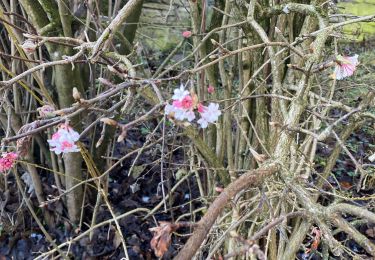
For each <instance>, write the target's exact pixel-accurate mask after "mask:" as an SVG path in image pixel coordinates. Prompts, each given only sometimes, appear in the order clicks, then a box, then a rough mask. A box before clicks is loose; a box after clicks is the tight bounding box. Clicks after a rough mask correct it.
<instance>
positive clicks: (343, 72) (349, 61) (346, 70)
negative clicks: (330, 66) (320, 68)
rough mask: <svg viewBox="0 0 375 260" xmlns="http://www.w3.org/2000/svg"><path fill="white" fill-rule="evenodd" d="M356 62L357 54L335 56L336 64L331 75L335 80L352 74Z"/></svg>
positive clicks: (355, 67)
mask: <svg viewBox="0 0 375 260" xmlns="http://www.w3.org/2000/svg"><path fill="white" fill-rule="evenodd" d="M358 64H359V62H358V55H357V54H356V55H354V56H352V57H349V56H341V55H339V56H337V58H336V66H335V71H334V74H333V75H334V77H335V78H336V79H337V80H342V79H344V78H346V77H350V76H352V75H353V74H354V71H355V70H356V69H357V65H358Z"/></svg>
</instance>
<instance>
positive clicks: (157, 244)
mask: <svg viewBox="0 0 375 260" xmlns="http://www.w3.org/2000/svg"><path fill="white" fill-rule="evenodd" d="M159 224H160V226H158V227H154V228H150V229H149V230H150V231H151V232H154V237H153V238H152V239H151V242H150V244H151V248H152V249H153V250H154V252H155V255H156V256H157V257H163V255H164V254H165V252H167V251H168V247H169V245H170V244H171V238H172V233H173V232H174V231H176V230H177V228H178V225H176V224H172V223H169V222H164V221H160V222H159Z"/></svg>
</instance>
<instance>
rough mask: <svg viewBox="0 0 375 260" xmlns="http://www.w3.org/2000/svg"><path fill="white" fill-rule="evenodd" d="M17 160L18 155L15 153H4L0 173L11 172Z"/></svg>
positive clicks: (0, 163) (0, 162)
mask: <svg viewBox="0 0 375 260" xmlns="http://www.w3.org/2000/svg"><path fill="white" fill-rule="evenodd" d="M17 158H18V154H17V153H15V152H10V153H3V154H2V155H1V158H0V172H7V171H9V170H10V169H11V168H12V167H13V165H14V162H15V160H16V159H17Z"/></svg>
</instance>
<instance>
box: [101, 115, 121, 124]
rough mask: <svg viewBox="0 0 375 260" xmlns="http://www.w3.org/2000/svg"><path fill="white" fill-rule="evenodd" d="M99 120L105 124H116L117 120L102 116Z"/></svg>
mask: <svg viewBox="0 0 375 260" xmlns="http://www.w3.org/2000/svg"><path fill="white" fill-rule="evenodd" d="M100 121H101V122H103V123H104V124H106V125H112V126H117V121H116V120H113V119H111V118H108V117H104V118H102V119H100Z"/></svg>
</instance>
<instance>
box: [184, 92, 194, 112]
mask: <svg viewBox="0 0 375 260" xmlns="http://www.w3.org/2000/svg"><path fill="white" fill-rule="evenodd" d="M181 106H182V108H184V109H192V108H193V99H192V98H191V96H190V95H188V96H185V97H184V98H183V99H182V100H181Z"/></svg>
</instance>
